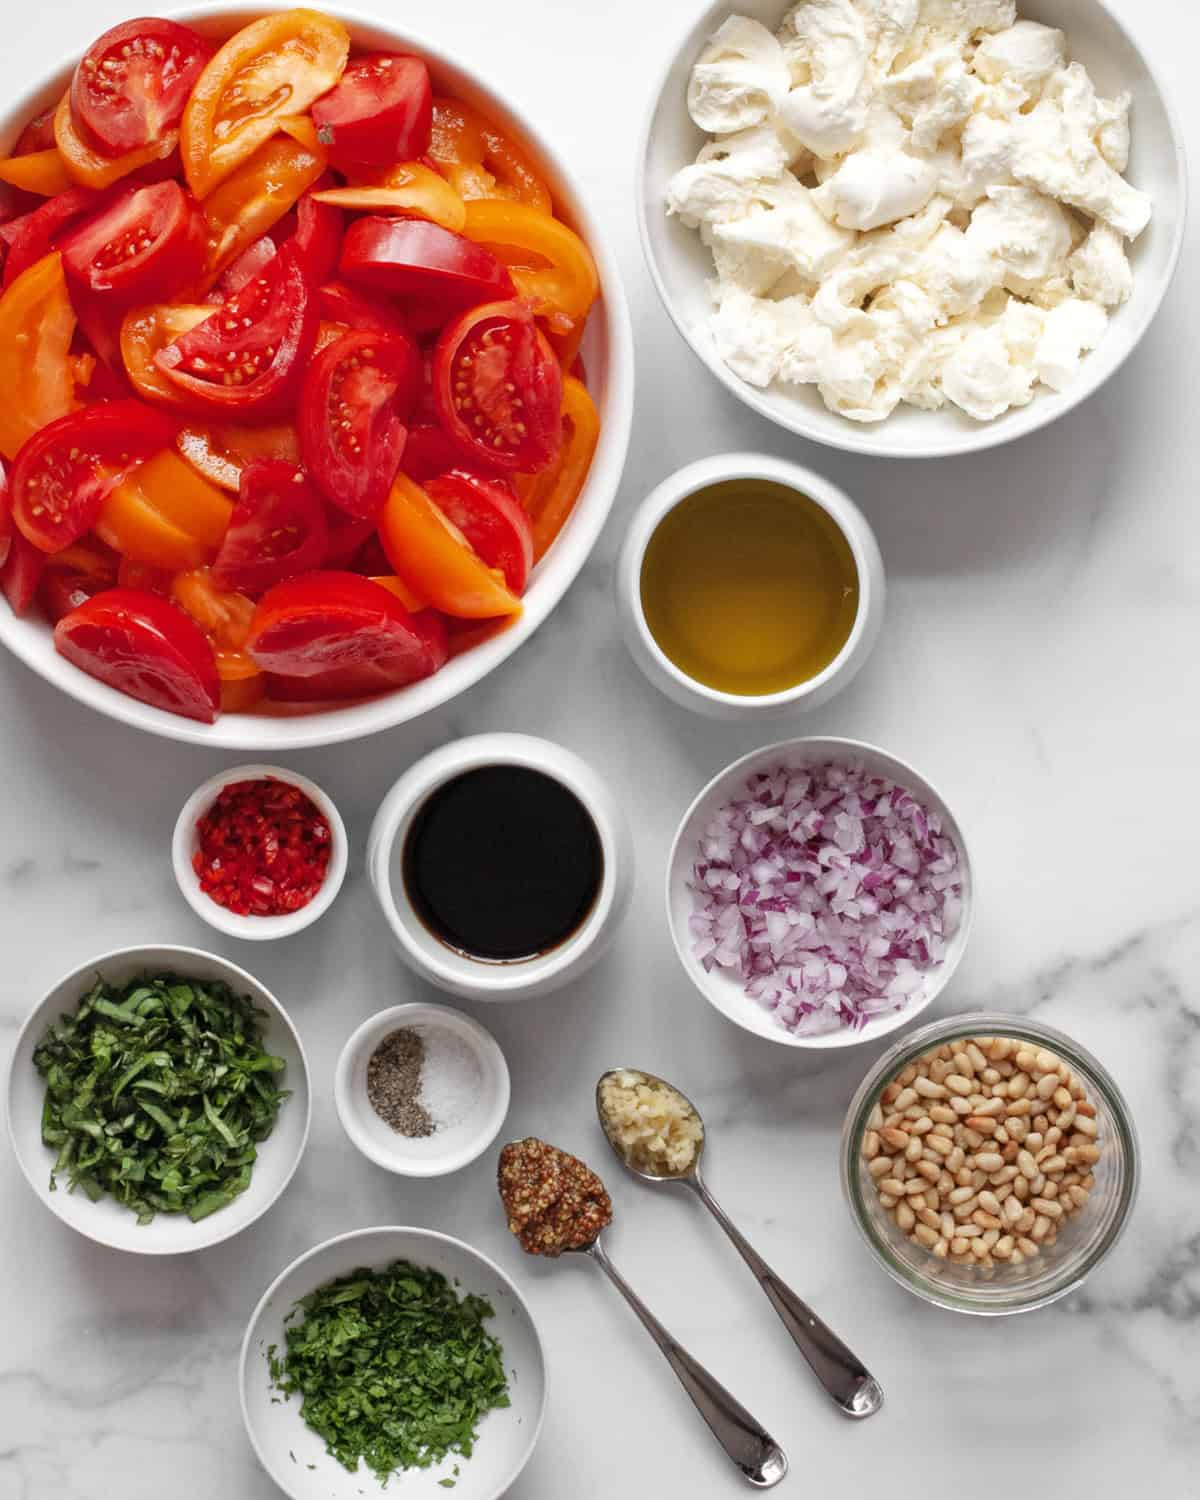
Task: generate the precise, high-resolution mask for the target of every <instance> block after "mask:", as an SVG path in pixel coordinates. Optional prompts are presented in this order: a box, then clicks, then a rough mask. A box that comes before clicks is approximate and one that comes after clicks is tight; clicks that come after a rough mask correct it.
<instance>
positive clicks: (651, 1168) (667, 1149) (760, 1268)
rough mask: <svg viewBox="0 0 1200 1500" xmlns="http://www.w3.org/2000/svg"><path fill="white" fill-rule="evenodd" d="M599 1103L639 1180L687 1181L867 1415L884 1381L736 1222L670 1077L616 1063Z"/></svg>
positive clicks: (839, 1396) (836, 1382)
mask: <svg viewBox="0 0 1200 1500" xmlns="http://www.w3.org/2000/svg"><path fill="white" fill-rule="evenodd" d="M596 1110H597V1113H598V1114H599V1116H600V1124H601V1127H602V1129H603V1130H604V1134H605V1136H606V1137H607V1138H608V1143H609V1145H610V1146H611V1147H612V1148H613V1150H614V1151H615V1152H616V1153H617V1155H618V1156H619V1157H620V1159H621V1161H622V1162H623V1163H624V1165H625V1166H626V1168H627V1169H628V1170H629V1171H630V1172H632V1173H633V1175H634V1176H635V1177H639V1178H641V1180H642V1181H643V1182H651V1183H656V1184H657V1183H664V1182H674V1183H681V1184H682V1185H683V1186H684V1187H687V1188H690V1189H691V1190H692V1192H694V1193H695V1194H696V1196H697V1197H698V1198H699V1199H700V1201H701V1202H702V1203H703V1204H704V1206H705V1207H706V1208H707V1209H708V1210H709V1212H710V1213H711V1214H712V1216H713V1218H715V1219H716V1221H717V1223H718V1224H720V1226H721V1228H722V1229H723V1230H724V1231H725V1233H726V1234H727V1235H728V1236H729V1238H730V1239H731V1240H732V1241H733V1243H734V1245H735V1247H736V1248H737V1250H738V1253H739V1254H740V1255H741V1257H742V1259H743V1260H744V1261H745V1262H746V1264H747V1265H748V1266H749V1267H750V1269H751V1271H753V1272H754V1275H755V1277H756V1279H757V1281H758V1284H759V1286H761V1287H762V1289H763V1291H764V1292H765V1293H766V1295H767V1298H768V1300H769V1301H770V1303H771V1306H772V1307H773V1308H774V1309H775V1311H776V1313H778V1315H779V1318H780V1321H781V1322H782V1323H783V1326H784V1327H785V1328H786V1329H787V1331H788V1333H790V1334H791V1336H792V1340H793V1342H794V1343H795V1345H796V1347H797V1348H798V1349H799V1350H800V1353H801V1354H802V1355H803V1356H804V1358H805V1359H806V1360H807V1361H808V1365H809V1368H810V1369H811V1370H812V1372H813V1374H814V1375H815V1376H816V1377H817V1379H818V1380H819V1381H820V1382H821V1385H822V1386H823V1387H824V1388H825V1390H826V1391H827V1392H828V1394H829V1395H830V1396H831V1397H832V1398H833V1401H834V1403H835V1405H836V1406H837V1407H838V1410H839V1411H841V1412H842V1413H844V1415H846V1416H847V1417H854V1418H861V1417H869V1416H872V1415H873V1414H874V1413H875V1412H877V1411H878V1410H879V1408H880V1407H881V1406H882V1405H883V1388H882V1386H881V1385H880V1384H879V1382H878V1381H877V1380H876V1379H875V1377H874V1376H873V1375H872V1374H871V1373H870V1371H869V1370H868V1369H867V1368H866V1366H865V1365H864V1364H863V1363H862V1361H861V1360H859V1359H858V1358H857V1356H855V1355H854V1354H852V1353H851V1351H850V1350H849V1349H848V1348H847V1347H846V1345H845V1344H843V1343H842V1341H841V1339H839V1338H838V1336H837V1335H836V1334H835V1333H834V1332H833V1331H832V1329H830V1328H828V1327H827V1326H826V1325H825V1324H824V1323H823V1322H822V1321H821V1319H820V1318H818V1317H817V1315H816V1313H814V1312H813V1310H812V1309H811V1308H810V1307H809V1305H808V1303H807V1302H805V1301H804V1300H803V1299H802V1298H800V1297H798V1296H797V1295H796V1293H795V1292H793V1291H792V1289H791V1288H790V1287H789V1286H787V1285H786V1284H785V1283H784V1282H783V1281H782V1280H781V1278H780V1277H779V1276H778V1275H776V1273H775V1272H774V1271H773V1270H772V1269H771V1267H770V1266H769V1265H767V1263H766V1261H765V1260H763V1258H762V1256H761V1255H759V1254H758V1252H757V1251H756V1250H755V1249H754V1247H753V1246H752V1245H751V1244H750V1243H749V1242H748V1241H747V1240H746V1239H745V1237H744V1236H743V1235H742V1234H741V1232H740V1231H739V1230H738V1229H737V1228H735V1226H734V1224H733V1223H732V1221H731V1220H730V1218H729V1216H728V1215H727V1214H726V1213H725V1211H724V1209H723V1208H722V1207H721V1205H720V1204H719V1203H718V1202H717V1200H716V1199H715V1198H714V1197H713V1195H712V1193H710V1192H709V1190H708V1186H707V1184H706V1183H705V1181H704V1178H703V1176H702V1175H701V1172H700V1159H701V1157H702V1156H703V1154H704V1141H705V1135H704V1122H703V1120H701V1118H700V1115H699V1112H698V1111H697V1109H696V1107H695V1105H694V1104H693V1103H692V1102H691V1100H690V1099H689V1098H688V1097H687V1096H686V1095H685V1094H682V1093H680V1091H679V1090H678V1089H677V1088H675V1087H673V1086H672V1085H671V1084H669V1083H666V1082H665V1081H664V1080H663V1079H661V1078H658V1077H656V1076H655V1075H654V1074H653V1073H644V1072H641V1071H640V1070H637V1069H633V1068H615V1069H613V1070H612V1071H611V1072H608V1073H605V1074H604V1075H603V1076H602V1077H601V1079H600V1081H599V1083H598V1084H597V1085H596Z"/></svg>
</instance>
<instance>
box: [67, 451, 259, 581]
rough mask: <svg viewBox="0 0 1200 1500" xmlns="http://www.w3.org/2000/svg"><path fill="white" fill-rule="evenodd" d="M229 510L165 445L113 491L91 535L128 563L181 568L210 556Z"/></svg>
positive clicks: (173, 569)
mask: <svg viewBox="0 0 1200 1500" xmlns="http://www.w3.org/2000/svg"><path fill="white" fill-rule="evenodd" d="M232 514H233V503H232V501H230V500H228V499H227V498H226V496H225V495H223V494H222V493H221V491H220V490H219V489H217V488H216V487H215V486H214V485H211V484H209V483H208V481H207V480H206V479H202V478H201V477H200V475H199V474H197V473H196V471H195V470H194V469H193V468H192V467H191V465H190V464H186V463H184V461H183V459H182V458H180V457H179V455H178V454H177V453H175V452H173V451H172V450H171V449H169V448H168V449H166V450H165V451H164V452H162V453H158V454H156V455H155V456H154V457H153V458H152V459H150V460H149V461H148V462H147V463H144V464H142V465H140V466H139V467H138V468H136V469H135V470H134V471H133V473H132V474H130V475H129V477H128V478H127V479H126V480H124V481H123V483H121V484H119V485H118V486H117V487H116V489H114V490H113V492H112V494H111V495H109V497H108V499H107V500H106V501H105V502H104V508H103V509H102V510H101V512H100V516H99V519H98V520H97V522H96V535H97V536H99V538H100V539H101V541H104V542H107V543H108V545H109V546H110V547H115V548H116V550H117V551H118V552H120V553H121V555H122V556H123V557H126V558H128V559H129V560H130V561H131V562H138V563H146V564H148V565H149V566H151V567H155V568H165V569H167V570H168V571H169V572H172V573H176V572H183V571H187V570H189V569H192V568H198V567H201V566H202V565H203V564H204V563H206V562H210V561H211V560H212V559H213V558H214V557H215V556H216V553H217V549H218V547H219V546H220V545H221V539H222V538H223V537H224V535H225V531H226V528H227V527H228V525H229V518H230V516H231V515H232Z"/></svg>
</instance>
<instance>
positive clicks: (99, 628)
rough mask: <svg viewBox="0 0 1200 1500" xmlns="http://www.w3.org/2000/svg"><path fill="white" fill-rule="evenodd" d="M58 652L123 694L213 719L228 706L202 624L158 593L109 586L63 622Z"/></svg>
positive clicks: (57, 632) (204, 719)
mask: <svg viewBox="0 0 1200 1500" xmlns="http://www.w3.org/2000/svg"><path fill="white" fill-rule="evenodd" d="M54 644H55V647H56V648H57V649H58V651H59V654H60V655H62V656H64V657H66V659H67V660H68V661H69V662H72V663H73V664H74V665H75V666H77V667H78V668H79V669H80V670H81V671H83V672H86V673H88V675H89V676H91V677H95V678H98V679H99V681H101V682H104V683H107V684H108V686H109V687H113V688H116V689H117V691H118V692H121V693H126V694H127V695H128V696H129V697H130V698H137V699H138V700H139V701H140V702H142V703H149V704H151V705H152V706H153V707H154V708H161V709H165V710H166V711H167V712H168V713H173V714H181V715H182V716H183V717H184V718H187V719H198V720H199V721H200V722H201V723H203V724H211V723H212V722H213V720H214V719H215V718H216V717H217V713H218V710H219V709H220V706H221V684H220V681H219V679H218V677H217V667H216V662H215V661H214V660H213V653H212V647H211V646H210V645H209V644H208V642H207V641H206V640H205V638H204V635H203V633H202V632H201V630H200V627H199V626H198V625H197V624H196V623H195V622H194V621H193V620H190V619H188V617H187V615H185V614H184V613H183V611H182V610H180V609H176V607H175V606H174V605H173V604H169V603H168V602H167V601H166V600H165V599H160V598H159V597H158V595H157V594H151V593H149V592H147V591H145V590H141V589H123V588H115V589H107V590H106V591H105V592H104V593H102V594H97V595H96V597H95V598H94V599H89V600H88V601H87V602H86V603H85V604H82V605H80V607H79V608H78V609H75V610H72V611H71V613H70V614H69V615H66V616H65V617H64V618H63V619H61V620H60V621H59V622H58V624H57V625H56V626H55V629H54Z"/></svg>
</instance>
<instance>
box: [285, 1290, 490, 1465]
mask: <svg viewBox="0 0 1200 1500" xmlns="http://www.w3.org/2000/svg"><path fill="white" fill-rule="evenodd" d="M493 1317H495V1312H494V1310H493V1308H492V1305H491V1303H490V1302H488V1301H487V1300H486V1298H483V1297H477V1296H473V1295H467V1296H464V1297H461V1298H460V1297H459V1296H458V1294H457V1293H456V1292H455V1290H454V1288H453V1287H452V1286H451V1285H450V1283H449V1282H448V1281H447V1280H446V1278H445V1277H444V1276H443V1275H442V1274H441V1273H440V1272H438V1271H434V1270H431V1269H429V1268H427V1267H422V1266H414V1265H412V1264H411V1263H410V1262H408V1261H402V1260H400V1261H396V1262H394V1263H393V1264H392V1265H390V1266H388V1267H387V1268H386V1269H385V1270H382V1271H370V1270H359V1271H352V1272H350V1273H349V1275H347V1276H342V1277H339V1279H338V1280H336V1281H331V1282H328V1283H327V1284H326V1285H325V1286H322V1287H318V1288H317V1290H316V1291H315V1292H313V1293H311V1294H310V1295H309V1296H307V1297H305V1298H303V1300H302V1301H300V1302H299V1303H298V1304H297V1305H296V1307H294V1308H293V1309H292V1311H291V1313H289V1315H288V1318H287V1322H288V1323H289V1324H290V1325H291V1326H289V1327H288V1328H287V1338H286V1341H287V1347H286V1349H285V1350H284V1352H283V1353H282V1354H281V1353H280V1352H279V1351H278V1349H277V1348H276V1346H274V1345H272V1346H271V1348H269V1349H268V1350H267V1360H268V1363H269V1366H270V1371H271V1379H272V1381H273V1382H274V1384H275V1386H276V1387H277V1388H278V1389H279V1390H280V1391H282V1392H283V1393H284V1394H285V1395H287V1396H292V1395H299V1396H300V1397H301V1405H300V1414H301V1416H302V1417H303V1418H304V1420H305V1422H306V1423H307V1425H308V1426H309V1427H310V1428H311V1429H312V1430H313V1431H314V1432H315V1433H316V1434H317V1435H318V1436H319V1437H322V1438H324V1440H325V1451H326V1452H327V1453H329V1454H330V1455H331V1456H332V1457H333V1458H336V1459H337V1461H338V1462H339V1463H340V1464H342V1465H343V1467H344V1468H347V1469H350V1470H353V1469H355V1468H356V1467H357V1465H358V1463H359V1460H360V1459H361V1460H362V1461H363V1462H365V1464H366V1465H367V1467H368V1468H369V1469H371V1471H372V1472H373V1473H374V1474H375V1476H376V1477H377V1478H378V1479H380V1480H381V1481H386V1480H387V1479H388V1478H389V1477H390V1476H391V1475H393V1474H395V1473H396V1472H397V1471H398V1470H403V1469H428V1468H430V1467H432V1466H433V1465H434V1464H437V1463H440V1462H441V1461H442V1460H443V1459H444V1458H445V1457H446V1455H447V1454H449V1453H458V1454H461V1455H462V1456H463V1457H464V1458H470V1456H471V1454H472V1452H473V1450H474V1445H475V1441H476V1438H477V1437H478V1430H479V1423H480V1420H481V1418H482V1417H483V1416H484V1415H485V1414H486V1413H487V1412H489V1411H492V1410H494V1409H495V1408H498V1407H504V1406H508V1405H509V1404H510V1403H509V1397H508V1382H507V1380H506V1378H505V1374H504V1351H503V1349H502V1348H501V1346H500V1343H499V1341H498V1340H497V1339H496V1338H495V1336H494V1335H493V1334H491V1333H489V1332H488V1331H487V1329H486V1328H485V1327H484V1323H485V1322H486V1321H487V1320H488V1319H489V1318H493ZM292 1319H298V1321H296V1322H294V1323H293V1322H292ZM457 1472H458V1470H457V1468H456V1469H455V1474H456V1475H457ZM438 1483H439V1484H440V1485H442V1486H443V1487H444V1488H452V1487H453V1485H454V1480H453V1479H446V1480H439V1481H438Z"/></svg>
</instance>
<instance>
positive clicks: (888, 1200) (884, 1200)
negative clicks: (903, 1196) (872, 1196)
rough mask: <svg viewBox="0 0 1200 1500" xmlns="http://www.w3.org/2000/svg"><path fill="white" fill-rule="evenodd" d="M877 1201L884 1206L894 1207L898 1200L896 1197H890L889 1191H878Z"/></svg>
mask: <svg viewBox="0 0 1200 1500" xmlns="http://www.w3.org/2000/svg"><path fill="white" fill-rule="evenodd" d="M879 1201H880V1203H881V1204H882V1205H883V1206H884V1208H895V1207H896V1204H897V1202H898V1200H897V1199H896V1198H893V1197H892V1195H891V1193H880V1195H879Z"/></svg>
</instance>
